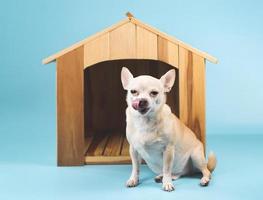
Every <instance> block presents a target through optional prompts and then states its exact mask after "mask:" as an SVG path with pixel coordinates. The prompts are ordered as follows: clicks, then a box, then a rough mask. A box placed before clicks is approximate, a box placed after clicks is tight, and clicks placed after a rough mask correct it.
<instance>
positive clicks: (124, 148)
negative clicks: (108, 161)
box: [121, 137, 130, 156]
mask: <svg viewBox="0 0 263 200" xmlns="http://www.w3.org/2000/svg"><path fill="white" fill-rule="evenodd" d="M129 148H130V144H129V142H128V140H127V138H126V137H125V138H124V140H123V145H122V149H121V155H122V156H129V154H130V153H129Z"/></svg>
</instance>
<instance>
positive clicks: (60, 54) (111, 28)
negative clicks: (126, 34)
mask: <svg viewBox="0 0 263 200" xmlns="http://www.w3.org/2000/svg"><path fill="white" fill-rule="evenodd" d="M128 22H130V20H129V19H124V20H122V21H120V22H118V23H116V24H114V25H112V26H110V27H108V28H106V29H104V30H102V31H101V32H98V33H96V34H94V35H92V36H90V37H87V38H85V39H84V40H81V41H79V42H77V43H75V44H73V45H71V46H70V47H68V48H65V49H63V50H61V51H59V52H58V53H55V54H53V55H51V56H49V57H47V58H45V59H43V60H42V63H43V64H48V63H50V62H52V61H54V60H56V59H57V58H59V57H61V56H63V55H64V54H66V53H68V52H70V51H72V50H74V49H76V48H78V47H80V46H82V45H84V44H85V43H87V42H89V41H92V40H94V39H96V38H97V37H99V36H101V35H103V34H105V33H107V32H109V31H112V30H114V29H116V28H118V27H120V26H122V25H124V24H126V23H128Z"/></svg>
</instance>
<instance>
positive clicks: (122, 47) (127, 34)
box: [110, 23, 136, 60]
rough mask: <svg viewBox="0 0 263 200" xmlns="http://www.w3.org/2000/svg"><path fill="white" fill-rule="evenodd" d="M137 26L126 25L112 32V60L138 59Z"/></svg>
mask: <svg viewBox="0 0 263 200" xmlns="http://www.w3.org/2000/svg"><path fill="white" fill-rule="evenodd" d="M135 38H136V37H135V25H134V24H133V23H126V24H124V25H122V26H120V27H118V28H116V29H114V30H112V31H111V32H110V59H111V60H114V59H127V58H136V48H135V45H136V41H135Z"/></svg>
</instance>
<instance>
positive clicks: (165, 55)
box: [158, 36, 179, 68]
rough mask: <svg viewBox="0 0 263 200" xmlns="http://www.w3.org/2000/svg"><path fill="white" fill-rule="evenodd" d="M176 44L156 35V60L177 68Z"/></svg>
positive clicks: (177, 54)
mask: <svg viewBox="0 0 263 200" xmlns="http://www.w3.org/2000/svg"><path fill="white" fill-rule="evenodd" d="M178 56H179V53H178V45H176V44H174V43H172V42H170V41H168V40H167V39H165V38H163V37H161V36H158V60H161V61H163V62H166V63H168V64H170V65H172V66H174V67H176V68H178V60H179V59H178Z"/></svg>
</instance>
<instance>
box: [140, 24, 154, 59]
mask: <svg viewBox="0 0 263 200" xmlns="http://www.w3.org/2000/svg"><path fill="white" fill-rule="evenodd" d="M136 52H137V58H138V59H153V60H157V35H156V34H154V33H152V32H150V31H148V30H146V29H144V28H142V27H140V26H137V27H136Z"/></svg>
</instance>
